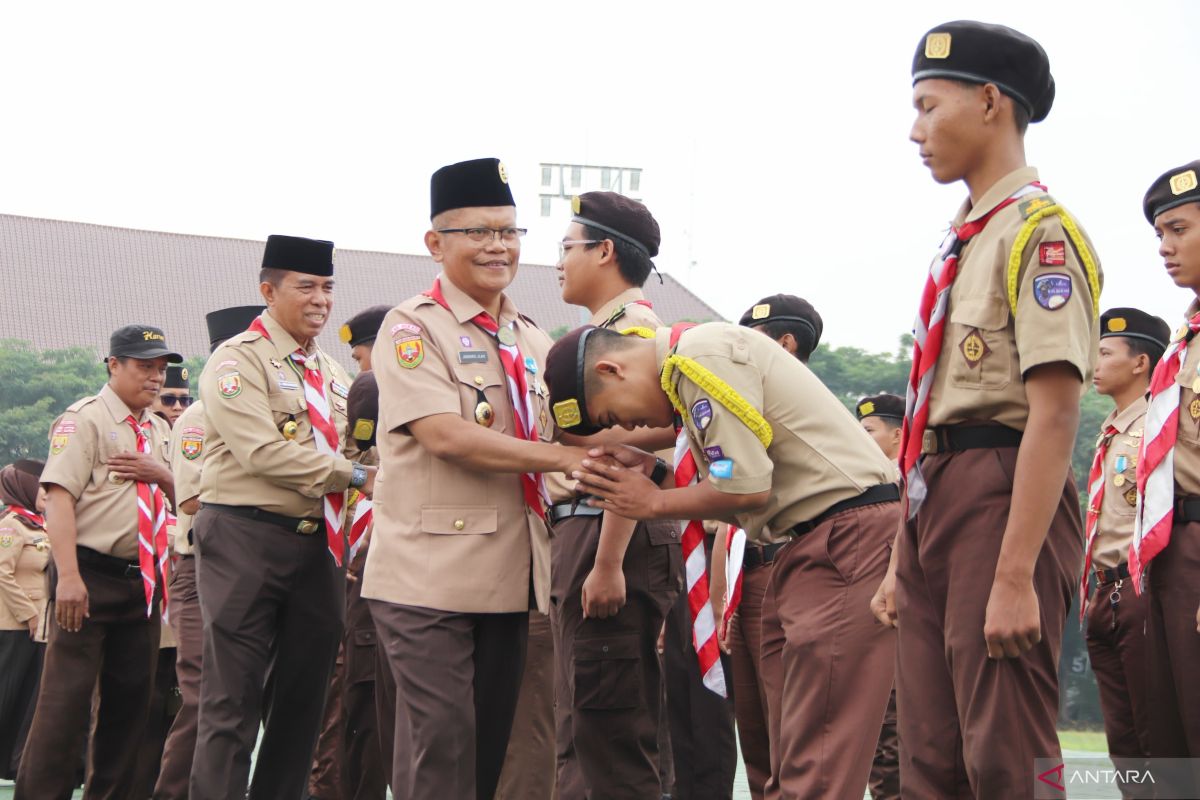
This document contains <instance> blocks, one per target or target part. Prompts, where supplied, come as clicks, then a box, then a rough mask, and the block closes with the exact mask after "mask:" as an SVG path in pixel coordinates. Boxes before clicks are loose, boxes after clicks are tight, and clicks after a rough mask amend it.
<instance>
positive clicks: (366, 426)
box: [346, 370, 379, 450]
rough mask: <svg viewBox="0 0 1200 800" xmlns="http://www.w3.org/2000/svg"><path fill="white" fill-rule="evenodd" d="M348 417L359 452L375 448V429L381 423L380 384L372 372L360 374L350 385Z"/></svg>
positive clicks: (347, 402)
mask: <svg viewBox="0 0 1200 800" xmlns="http://www.w3.org/2000/svg"><path fill="white" fill-rule="evenodd" d="M346 415H347V416H348V417H349V418H350V435H351V436H352V437H353V438H354V443H355V444H356V445H358V449H359V450H369V449H371V448H372V447H374V446H375V428H376V427H377V424H378V422H379V384H377V383H376V382H375V373H374V372H373V371H371V370H367V371H365V372H360V373H358V375H357V376H356V377H355V378H354V382H353V383H351V384H350V392H349V393H348V394H347V396H346Z"/></svg>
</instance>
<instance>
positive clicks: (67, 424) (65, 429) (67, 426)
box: [54, 419, 75, 436]
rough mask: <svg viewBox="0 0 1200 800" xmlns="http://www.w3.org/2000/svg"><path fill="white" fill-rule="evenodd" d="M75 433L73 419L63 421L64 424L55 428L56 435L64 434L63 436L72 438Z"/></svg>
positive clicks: (59, 424) (61, 423)
mask: <svg viewBox="0 0 1200 800" xmlns="http://www.w3.org/2000/svg"><path fill="white" fill-rule="evenodd" d="M74 432H75V420H73V419H68V420H63V421H62V422H60V423H58V424H57V425H55V426H54V433H55V434H62V435H63V436H70V435H71V434H72V433H74Z"/></svg>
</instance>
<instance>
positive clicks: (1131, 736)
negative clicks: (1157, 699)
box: [1086, 579, 1150, 770]
mask: <svg viewBox="0 0 1200 800" xmlns="http://www.w3.org/2000/svg"><path fill="white" fill-rule="evenodd" d="M1114 600H1115V602H1114ZM1149 600H1150V599H1149V597H1148V596H1147V595H1145V594H1142V595H1137V594H1135V593H1134V591H1133V581H1130V580H1128V579H1126V580H1123V581H1111V582H1109V583H1104V584H1097V585H1096V586H1095V588H1093V589H1092V593H1091V601H1090V605H1089V606H1088V611H1087V621H1086V622H1087V630H1086V638H1087V649H1088V658H1089V659H1090V660H1091V662H1092V672H1094V673H1095V675H1096V686H1097V688H1098V689H1099V690H1100V709H1101V710H1102V711H1103V712H1104V733H1105V735H1106V737H1107V738H1108V755H1109V757H1110V758H1111V759H1112V760H1113V764H1114V765H1115V766H1116V767H1117V769H1121V770H1125V769H1133V770H1141V769H1145V764H1144V763H1143V761H1144V759H1145V758H1147V757H1148V756H1149V755H1150V730H1149V714H1150V709H1149V707H1148V705H1147V701H1146V691H1147V686H1146V658H1147V654H1146V610H1147V609H1148V608H1149V605H1150V602H1149Z"/></svg>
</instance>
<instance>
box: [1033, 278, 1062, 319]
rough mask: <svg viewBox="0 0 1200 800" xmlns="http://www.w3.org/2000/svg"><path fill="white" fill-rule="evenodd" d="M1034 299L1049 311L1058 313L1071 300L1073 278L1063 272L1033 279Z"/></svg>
mask: <svg viewBox="0 0 1200 800" xmlns="http://www.w3.org/2000/svg"><path fill="white" fill-rule="evenodd" d="M1033 299H1034V300H1037V304H1038V305H1039V306H1041V307H1042V308H1045V309H1047V310H1049V311H1057V310H1058V309H1060V308H1062V307H1063V306H1065V305H1066V304H1067V301H1068V300H1070V299H1071V276H1070V275H1063V274H1062V273H1061V272H1052V273H1050V274H1048V275H1038V276H1037V277H1036V278H1034V279H1033Z"/></svg>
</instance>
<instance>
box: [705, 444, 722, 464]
mask: <svg viewBox="0 0 1200 800" xmlns="http://www.w3.org/2000/svg"><path fill="white" fill-rule="evenodd" d="M704 457H705V458H706V459H708V460H709V461H720V460H721V459H723V458H724V457H725V451H723V450H722V449H721V448H720V447H706V448H704Z"/></svg>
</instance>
